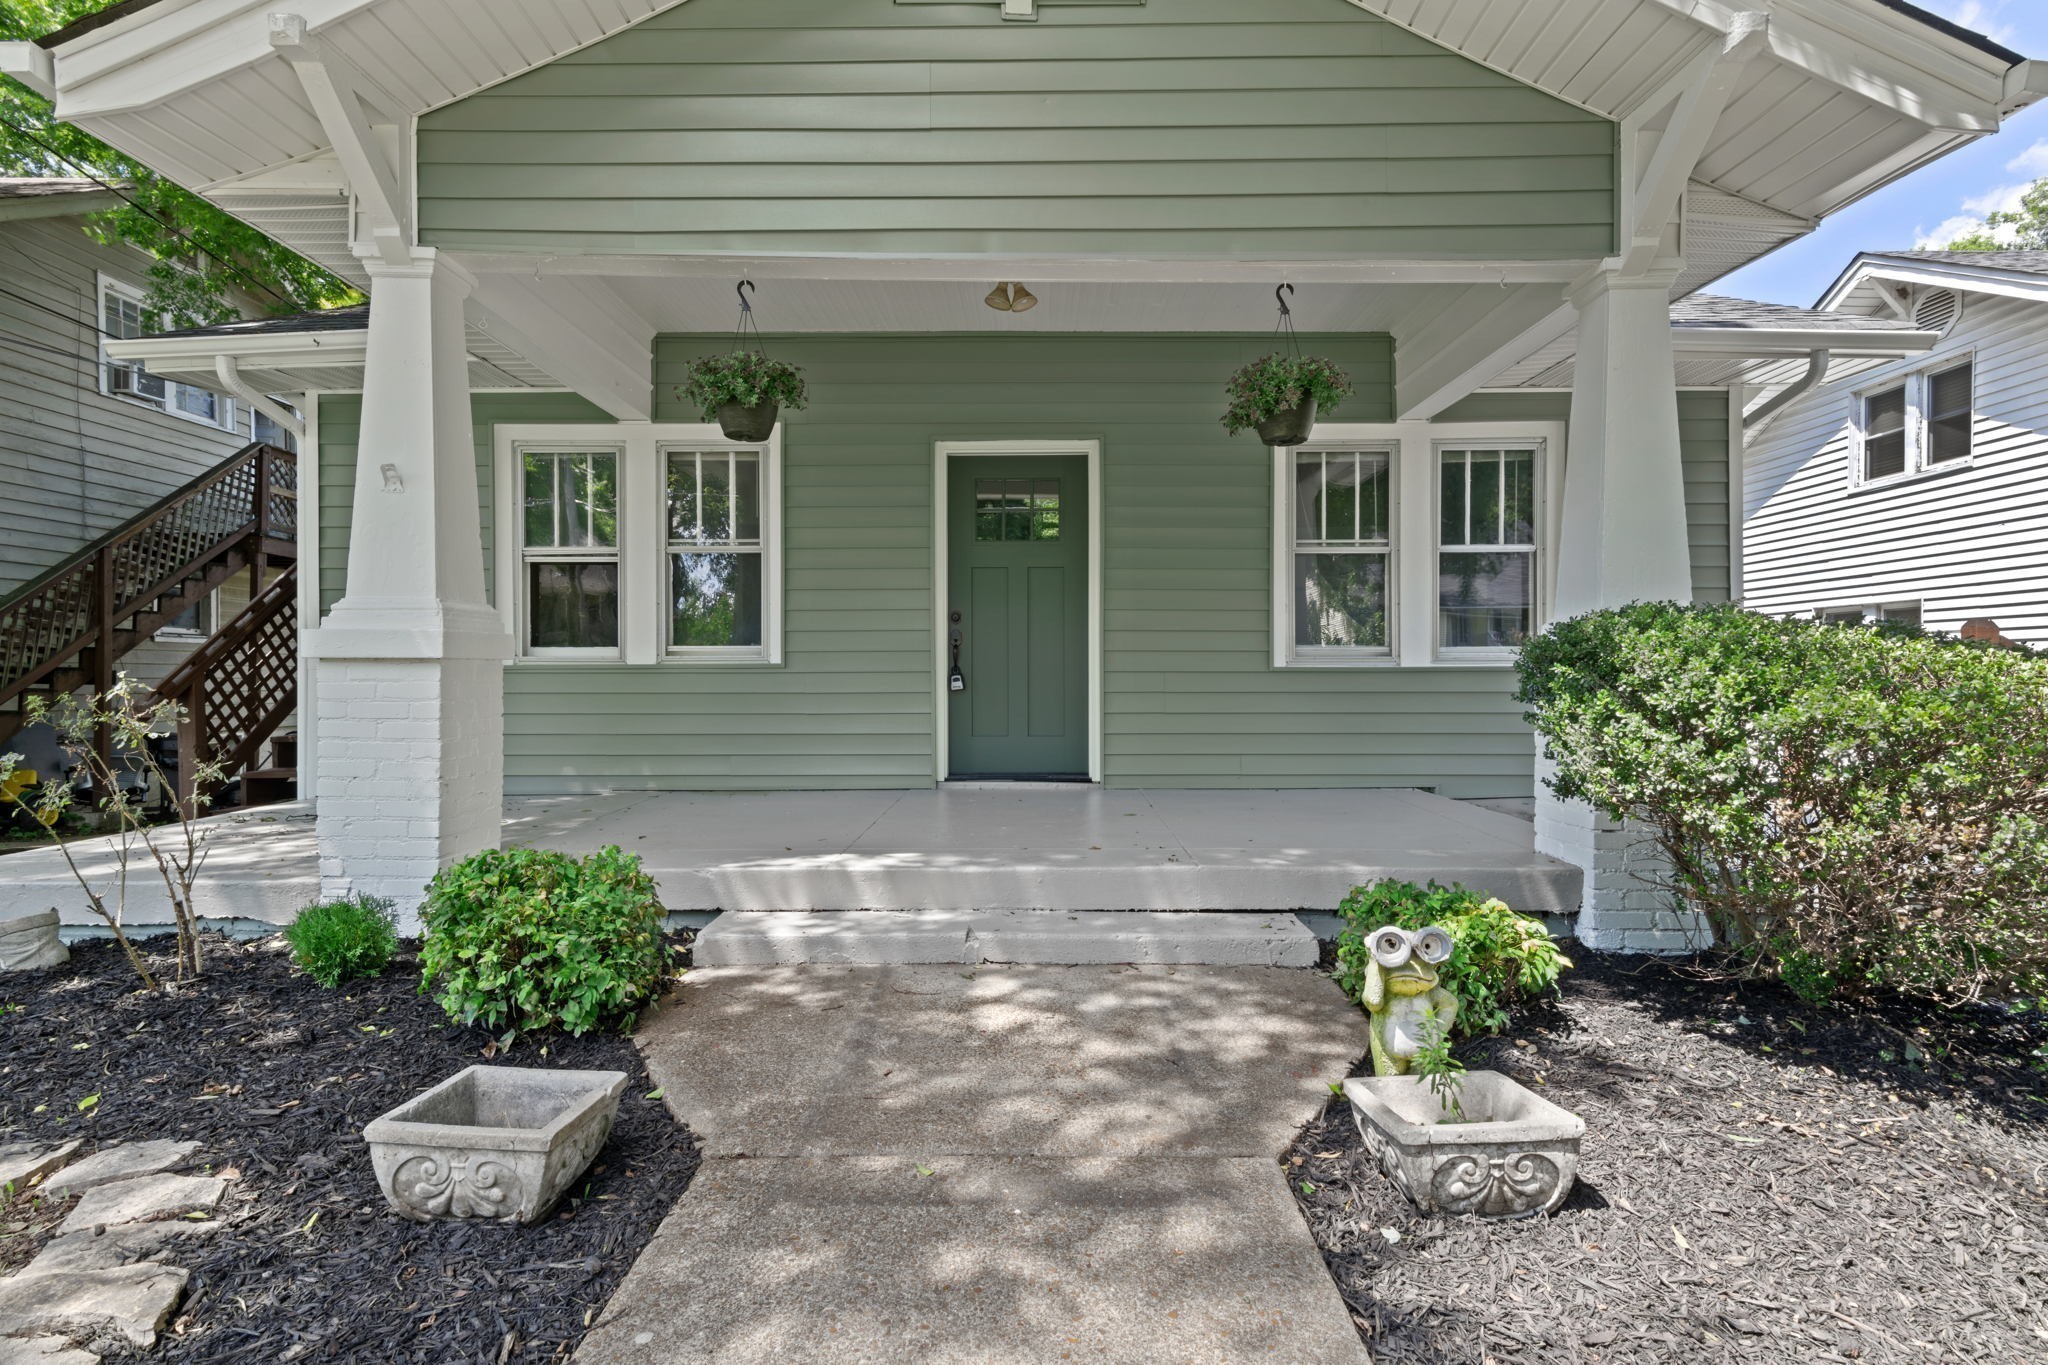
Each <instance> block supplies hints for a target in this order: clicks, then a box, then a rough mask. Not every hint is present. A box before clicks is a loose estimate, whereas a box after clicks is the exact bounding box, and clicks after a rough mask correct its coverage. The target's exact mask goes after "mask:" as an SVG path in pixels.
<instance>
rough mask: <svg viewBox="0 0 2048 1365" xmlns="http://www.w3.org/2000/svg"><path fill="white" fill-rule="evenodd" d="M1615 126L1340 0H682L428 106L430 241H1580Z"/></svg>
mask: <svg viewBox="0 0 2048 1365" xmlns="http://www.w3.org/2000/svg"><path fill="white" fill-rule="evenodd" d="M1617 145H1618V144H1617V133H1616V129H1615V125H1614V124H1612V123H1611V122H1609V121H1607V120H1605V119H1601V118H1599V117H1597V116H1595V115H1593V114H1589V113H1587V112H1585V111H1583V110H1581V109H1578V108H1576V107H1575V106H1573V105H1570V104H1567V103H1565V102H1564V101H1562V100H1559V99H1557V98H1555V97H1554V96H1551V95H1549V94H1546V93H1544V92H1542V91H1539V90H1536V89H1535V88H1533V87H1531V86H1527V85H1524V84H1521V83H1520V82H1518V81H1515V80H1513V79H1512V78H1510V77H1507V76H1504V75H1501V74H1499V73H1497V72H1495V71H1492V70H1490V69H1488V68H1486V67H1484V66H1481V65H1479V64H1478V63H1476V62H1473V61H1471V60H1469V59H1467V58H1465V57H1462V56H1459V55H1457V54H1455V53H1452V52H1450V51H1449V50H1447V49H1445V48H1442V47H1438V46H1436V45H1434V44H1432V43H1430V42H1428V41H1427V40H1425V39H1422V38H1420V37H1417V36H1416V35H1414V34H1411V33H1409V32H1407V31H1406V30H1405V29H1402V28H1399V27H1398V26H1396V25H1394V24H1391V23H1389V22H1387V21H1386V20H1384V19H1381V18H1379V17H1377V16H1374V15H1371V14H1367V13H1365V12H1363V11H1362V10H1360V9H1358V8H1357V7H1356V6H1354V5H1351V4H1349V3H1347V0H1259V3H1258V4H1245V3H1243V0H1172V3H1170V4H1156V5H1149V6H1142V7H1139V6H1104V5H1076V6H1071V7H1060V8H1047V9H1044V10H1042V11H1041V12H1040V13H1039V14H1038V16H1037V19H1036V21H1035V22H1032V23H1028V24H1019V23H1010V22H1005V21H1004V19H1003V18H1002V15H1001V14H1000V12H999V9H998V7H997V6H995V5H979V4H944V5H941V4H930V5H927V4H913V5H897V4H893V3H889V0H777V3H775V4H774V5H772V6H769V5H765V4H763V3H762V0H688V3H685V4H679V5H676V6H674V7H672V8H670V9H667V10H665V11H664V12H663V13H661V14H659V15H656V16H654V17H652V18H650V19H647V20H645V21H643V22H642V23H640V24H637V25H635V26H634V27H632V28H630V29H627V30H625V31H623V32H621V33H618V34H614V35H613V36H612V37H610V38H607V39H605V40H603V41H601V42H598V43H595V44H593V45H591V46H589V47H586V48H583V49H581V50H579V51H577V52H573V53H570V54H568V55H566V56H563V57H560V58H558V59H556V60H554V61H552V62H549V63H547V64H546V65H544V66H541V67H539V68H537V69H535V70H533V71H530V72H527V73H526V74H524V75H521V76H518V77H515V78H513V79H512V80H509V81H506V82H504V83H502V84H500V85H497V86H493V87H492V88H490V89H488V90H485V91H481V92H479V93H477V94H474V95H471V96H469V97H467V98H465V99H462V100H458V101H456V102H454V103H452V104H449V105H447V106H445V107H443V108H440V109H437V110H434V111H432V112H431V113H428V114H426V115H424V116H423V117H422V118H421V120H420V124H419V137H418V144H417V161H418V196H419V197H418V202H419V221H420V231H421V239H422V241H423V242H425V243H426V244H428V245H432V246H438V247H448V248H462V249H469V250H489V251H536V252H548V253H554V254H564V255H567V254H578V253H582V254H633V253H674V254H715V253H730V254H740V255H748V254H759V253H770V252H773V253H798V254H804V253H810V254H842V253H867V254H880V255H923V254H959V253H966V254H989V255H1041V254H1073V255H1107V256H1131V255H1141V256H1147V257H1155V258H1156V257H1176V256H1231V257H1237V258H1248V259H1282V258H1286V257H1292V256H1304V257H1308V256H1343V257H1350V258H1357V257H1373V256H1396V257H1421V258H1438V259H1477V260H1591V259H1597V258H1600V257H1603V256H1606V255H1608V254H1611V252H1612V251H1613V250H1614V242H1615V231H1616V229H1615V218H1616V185H1617V174H1616V165H1617Z"/></svg>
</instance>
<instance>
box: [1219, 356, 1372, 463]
mask: <svg viewBox="0 0 2048 1365" xmlns="http://www.w3.org/2000/svg"><path fill="white" fill-rule="evenodd" d="M1229 392H1230V408H1229V410H1228V411H1227V412H1225V413H1224V414H1223V425H1224V427H1225V428H1226V429H1227V430H1228V431H1229V432H1230V434H1231V435H1233V436H1235V435H1236V434H1237V433H1238V432H1240V431H1256V432H1258V433H1259V439H1260V440H1262V441H1264V442H1265V443H1266V444H1267V445H1269V446H1298V445H1300V444H1301V443H1302V442H1303V441H1306V440H1307V439H1308V438H1309V435H1310V433H1311V432H1313V431H1314V430H1315V425H1316V418H1317V417H1318V416H1321V415H1323V414H1326V413H1328V412H1330V411H1331V410H1333V409H1334V408H1335V407H1336V406H1337V405H1338V404H1339V403H1341V402H1343V401H1344V400H1345V398H1347V397H1349V396H1350V393H1351V379H1350V376H1348V375H1346V374H1345V373H1344V371H1342V370H1340V369H1338V368H1337V367H1336V366H1335V365H1334V364H1332V363H1331V362H1330V361H1328V360H1325V359H1324V358H1323V357H1321V356H1316V355H1264V356H1260V357H1259V358H1258V359H1257V360H1254V361H1253V362H1252V363H1251V364H1249V365H1247V366H1245V367H1244V368H1243V369H1241V370H1239V371H1238V372H1237V373H1236V374H1234V375H1232V376H1231V377H1230V390H1229Z"/></svg>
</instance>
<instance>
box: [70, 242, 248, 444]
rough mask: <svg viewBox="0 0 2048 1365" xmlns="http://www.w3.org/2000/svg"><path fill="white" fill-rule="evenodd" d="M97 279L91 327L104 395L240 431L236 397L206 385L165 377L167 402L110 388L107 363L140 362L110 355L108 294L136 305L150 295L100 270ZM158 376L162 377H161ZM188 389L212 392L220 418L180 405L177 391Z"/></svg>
mask: <svg viewBox="0 0 2048 1365" xmlns="http://www.w3.org/2000/svg"><path fill="white" fill-rule="evenodd" d="M98 280H99V286H98V288H97V289H96V290H95V292H94V294H93V306H94V312H93V319H92V326H93V336H94V339H95V340H96V341H97V342H98V343H99V345H98V347H97V349H98V351H99V358H100V366H99V368H100V376H99V390H100V392H101V393H103V394H105V395H106V396H107V397H109V398H112V399H116V400H117V401H119V402H123V403H133V404H134V405H135V406H136V407H138V408H147V409H148V410H149V411H151V412H160V413H163V414H164V415H165V416H168V417H177V418H181V419H183V420H184V421H187V422H196V423H198V424H199V425H200V426H202V427H206V428H207V429H209V430H211V431H226V432H236V431H239V430H240V429H241V412H240V410H239V409H238V408H237V407H236V405H235V400H234V399H233V398H231V397H229V396H228V395H227V394H224V393H220V392H217V391H216V390H213V389H209V388H206V387H204V386H202V385H198V384H186V383H182V382H180V381H178V380H176V379H165V380H164V381H163V385H164V401H163V402H162V403H161V404H158V403H152V402H150V401H149V400H148V399H147V398H137V397H136V396H135V395H133V394H127V393H115V392H114V391H113V390H112V389H111V388H109V387H108V385H107V367H108V366H110V365H126V366H129V367H130V368H136V367H137V363H136V362H134V361H125V360H116V359H114V358H113V357H112V356H110V355H108V354H107V346H106V342H107V335H106V325H107V295H109V294H112V295H114V296H115V297H116V298H120V299H125V300H127V301H128V302H130V303H135V304H140V303H142V302H144V300H145V299H146V298H147V297H148V296H147V295H146V294H144V293H143V291H142V290H140V289H137V288H136V287H135V286H134V285H132V284H129V283H127V282H126V281H125V280H117V279H115V278H114V277H113V276H111V275H108V274H105V273H101V274H100V275H99V276H98ZM158 377H159V378H162V376H158ZM187 389H189V390H191V391H192V392H194V393H208V394H212V395H213V400H214V402H215V403H216V404H217V405H218V406H217V408H216V411H218V412H219V413H220V420H218V421H215V420H214V419H213V418H210V417H205V416H202V415H201V414H199V413H196V412H188V411H186V410H185V409H184V408H182V407H179V406H178V393H179V392H180V391H181V390H187Z"/></svg>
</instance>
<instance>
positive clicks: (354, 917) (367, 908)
mask: <svg viewBox="0 0 2048 1365" xmlns="http://www.w3.org/2000/svg"><path fill="white" fill-rule="evenodd" d="M395 919H396V916H395V915H394V913H393V906H392V903H391V902H390V901H388V900H386V899H385V898H384V897H382V896H350V897H348V898H346V899H345V900H337V901H322V902H321V903H320V904H318V905H309V906H307V907H306V908H305V909H304V910H301V911H300V912H299V917H298V918H297V919H295V920H293V921H292V922H291V926H290V927H289V928H287V929H286V930H285V931H284V941H285V942H286V943H288V944H290V945H291V950H292V960H293V961H295V962H297V963H298V964H299V970H301V971H303V972H304V973H305V974H306V975H307V976H310V977H312V978H313V979H314V980H315V981H317V982H319V983H320V984H321V985H323V986H326V987H329V988H330V989H331V988H333V987H335V986H339V985H340V984H341V983H342V982H344V981H347V980H348V979H350V978H351V977H358V976H375V975H377V973H379V972H381V971H383V970H384V966H385V964H386V963H388V962H390V961H391V955H392V954H393V953H394V952H396V951H398V929H397V927H396V924H395Z"/></svg>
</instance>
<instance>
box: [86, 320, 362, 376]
mask: <svg viewBox="0 0 2048 1365" xmlns="http://www.w3.org/2000/svg"><path fill="white" fill-rule="evenodd" d="M369 343H370V332H369V329H368V328H365V327H351V328H348V329H346V330H341V331H333V332H258V333H255V334H253V335H248V336H229V335H216V336H197V337H180V336H155V337H129V338H127V339H126V340H115V339H114V338H111V337H109V338H108V339H107V340H106V341H105V343H104V345H105V346H106V351H107V355H108V356H109V357H111V358H112V359H115V360H136V361H140V362H142V363H143V364H144V365H158V366H164V367H167V368H176V369H180V370H189V369H193V368H204V369H211V368H212V366H213V362H214V361H216V360H218V359H220V358H222V357H226V358H227V359H230V360H233V361H234V362H236V364H238V365H242V366H247V367H250V368H257V367H261V368H263V369H266V370H293V369H329V368H332V367H334V366H338V365H358V366H359V365H361V364H363V363H364V361H365V359H366V358H367V357H368V355H369V351H370V345H369Z"/></svg>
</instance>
